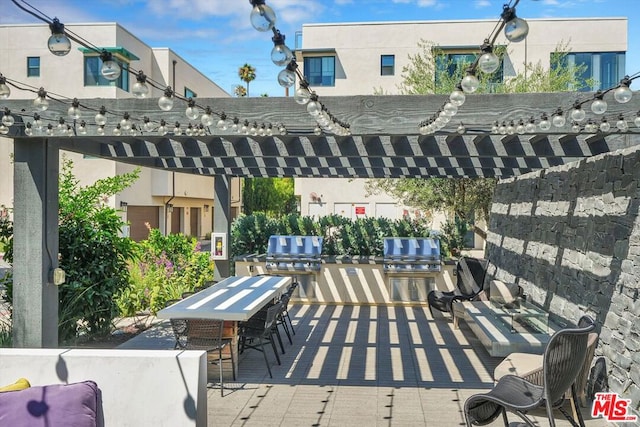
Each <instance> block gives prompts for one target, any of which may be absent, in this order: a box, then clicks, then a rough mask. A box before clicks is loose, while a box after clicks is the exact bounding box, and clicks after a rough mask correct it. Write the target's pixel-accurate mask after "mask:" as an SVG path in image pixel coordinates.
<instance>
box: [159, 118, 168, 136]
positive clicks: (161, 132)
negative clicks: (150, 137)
mask: <svg viewBox="0 0 640 427" xmlns="http://www.w3.org/2000/svg"><path fill="white" fill-rule="evenodd" d="M168 132H169V129H167V122H166V121H164V119H161V120H160V126H158V135H160V136H164V135H166V134H167V133H168Z"/></svg>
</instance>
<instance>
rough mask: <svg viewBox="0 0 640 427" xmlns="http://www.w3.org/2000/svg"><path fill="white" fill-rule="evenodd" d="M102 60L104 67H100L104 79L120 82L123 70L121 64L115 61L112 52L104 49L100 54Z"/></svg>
mask: <svg viewBox="0 0 640 427" xmlns="http://www.w3.org/2000/svg"><path fill="white" fill-rule="evenodd" d="M100 59H102V67H100V74H102V77H104V78H105V79H107V80H111V81H114V80H118V77H120V74H122V68H120V64H118V62H117V61H116V60H115V59H113V55H112V54H111V52H107V51H106V50H104V49H103V50H102V53H101V54H100Z"/></svg>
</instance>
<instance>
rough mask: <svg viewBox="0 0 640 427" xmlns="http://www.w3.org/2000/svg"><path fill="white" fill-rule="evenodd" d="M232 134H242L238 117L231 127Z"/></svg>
mask: <svg viewBox="0 0 640 427" xmlns="http://www.w3.org/2000/svg"><path fill="white" fill-rule="evenodd" d="M231 132H233V133H239V132H240V119H238V118H237V117H234V118H233V124H232V125H231Z"/></svg>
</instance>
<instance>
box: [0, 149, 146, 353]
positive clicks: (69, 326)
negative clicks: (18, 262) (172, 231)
mask: <svg viewBox="0 0 640 427" xmlns="http://www.w3.org/2000/svg"><path fill="white" fill-rule="evenodd" d="M139 173H140V171H139V170H138V169H136V170H135V171H134V172H131V173H127V174H124V175H119V176H114V177H109V178H105V179H101V180H98V181H96V182H95V183H94V184H92V185H88V186H84V187H83V186H80V183H79V181H78V179H77V178H76V177H75V176H74V175H73V162H72V161H71V160H69V159H66V158H65V159H63V163H62V170H61V172H60V176H59V230H58V234H59V247H60V254H59V257H60V267H61V268H62V269H63V270H64V271H65V273H66V281H65V283H63V284H62V285H60V286H59V287H58V298H59V312H58V322H59V323H58V330H59V337H60V342H62V343H64V342H68V341H69V340H71V339H74V338H76V337H77V336H78V335H80V334H82V333H85V332H87V333H90V334H101V333H107V332H109V330H110V326H111V321H112V320H113V319H114V318H115V317H116V316H117V315H118V313H119V310H118V307H117V305H116V297H117V295H118V294H119V293H120V292H121V291H122V290H123V289H124V288H126V287H127V285H128V281H129V273H128V270H127V261H128V260H129V259H131V258H132V257H133V254H134V251H133V249H134V246H133V245H134V242H133V241H132V240H131V239H129V238H125V237H120V231H121V230H122V227H123V226H124V225H125V222H124V221H122V219H121V218H120V216H119V215H118V212H117V211H116V210H115V209H113V208H111V207H109V206H107V205H106V203H105V202H106V200H107V199H108V198H109V197H111V196H113V195H115V194H117V193H119V192H121V191H122V190H124V189H125V188H127V187H129V186H130V185H131V184H133V182H134V181H135V180H136V179H138V175H139ZM6 241H8V242H9V244H11V243H12V241H11V240H6ZM8 253H11V252H8ZM5 257H6V253H5ZM7 262H13V259H11V258H9V259H7ZM5 285H6V286H7V294H6V298H7V301H8V302H9V303H12V301H13V282H12V281H11V278H8V280H7V279H5Z"/></svg>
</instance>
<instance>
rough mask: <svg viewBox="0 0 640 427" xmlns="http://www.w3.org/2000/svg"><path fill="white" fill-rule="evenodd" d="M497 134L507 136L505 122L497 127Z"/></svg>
mask: <svg viewBox="0 0 640 427" xmlns="http://www.w3.org/2000/svg"><path fill="white" fill-rule="evenodd" d="M498 133H499V134H500V135H506V134H507V124H506V123H505V122H502V124H500V126H498Z"/></svg>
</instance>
